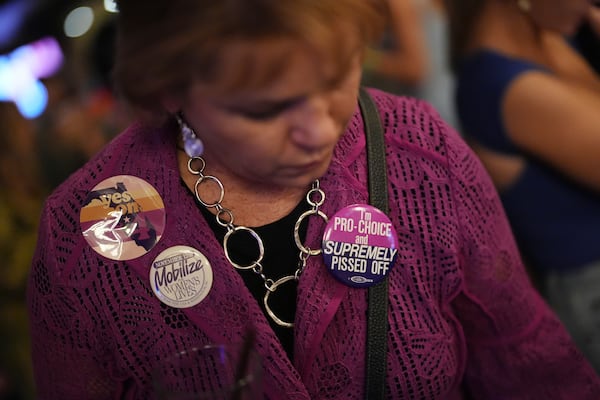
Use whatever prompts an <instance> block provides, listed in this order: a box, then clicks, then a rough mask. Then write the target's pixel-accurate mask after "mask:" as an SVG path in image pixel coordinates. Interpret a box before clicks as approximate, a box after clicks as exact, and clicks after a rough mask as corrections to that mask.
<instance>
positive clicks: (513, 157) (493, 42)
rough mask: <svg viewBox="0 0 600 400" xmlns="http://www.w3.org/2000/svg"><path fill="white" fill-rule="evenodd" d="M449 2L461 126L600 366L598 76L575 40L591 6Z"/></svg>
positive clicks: (525, 248)
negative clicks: (572, 39) (572, 38)
mask: <svg viewBox="0 0 600 400" xmlns="http://www.w3.org/2000/svg"><path fill="white" fill-rule="evenodd" d="M448 3H449V4H448V8H449V10H450V14H451V18H452V22H451V25H452V29H453V36H454V37H453V49H454V55H453V58H454V60H455V68H456V72H457V86H458V87H457V97H456V98H457V108H458V112H459V116H460V119H461V124H462V129H463V131H464V133H465V134H466V135H467V136H468V137H469V138H470V139H471V140H472V145H473V147H474V149H475V151H476V152H477V154H478V155H479V157H480V158H481V160H482V161H483V164H484V165H485V167H486V168H487V170H488V171H489V173H490V175H491V177H492V180H493V181H494V183H495V184H496V187H497V188H498V190H499V192H500V196H501V199H502V201H503V204H504V207H505V209H506V211H507V215H508V218H509V220H510V222H511V224H512V227H513V230H514V232H515V236H516V238H517V241H518V243H519V245H520V248H521V250H522V253H523V256H524V258H525V259H526V261H527V263H528V264H529V265H530V267H531V271H532V274H533V275H534V276H535V277H536V278H537V279H538V281H539V285H540V289H541V290H542V291H543V293H544V294H545V296H546V297H547V299H548V300H549V302H550V303H551V304H552V305H553V306H554V308H555V310H556V311H557V312H558V314H559V315H560V317H561V319H562V320H563V321H564V322H565V324H566V326H567V328H568V329H569V330H570V332H571V334H572V335H573V337H574V339H575V340H576V342H577V343H578V345H579V346H580V348H581V349H582V350H583V352H584V353H585V354H586V355H587V356H588V358H589V359H590V361H591V362H592V363H593V364H594V366H595V368H596V370H597V371H600V314H599V313H598V311H597V304H598V302H599V301H600V292H599V291H598V285H600V246H598V245H597V240H598V239H597V238H598V237H600V195H599V191H600V163H599V160H600V157H599V156H600V129H599V127H600V114H598V109H600V78H599V77H598V76H597V75H596V74H595V72H594V71H593V70H592V68H591V67H590V66H588V65H587V64H586V63H585V61H584V60H583V59H582V58H581V56H580V55H579V54H578V53H577V52H576V51H575V50H574V49H573V48H572V47H571V46H570V45H569V44H568V42H567V40H566V39H565V37H568V36H571V35H572V34H573V33H574V32H576V30H577V28H578V27H579V25H580V24H581V23H582V21H583V20H584V18H586V16H588V15H589V16H590V18H591V17H593V14H594V12H593V9H592V8H591V6H590V2H589V1H587V0H576V1H575V0H520V1H516V0H515V1H512V0H510V1H506V0H487V1H483V2H482V1H471V2H464V1H454V0H450V1H448ZM466 3H473V4H471V6H472V7H469V5H468V4H466Z"/></svg>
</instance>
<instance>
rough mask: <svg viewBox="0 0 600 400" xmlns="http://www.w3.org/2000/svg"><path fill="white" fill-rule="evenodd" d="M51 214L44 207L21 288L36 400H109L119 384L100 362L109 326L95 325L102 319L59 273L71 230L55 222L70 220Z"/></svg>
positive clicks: (64, 262) (73, 237) (72, 235)
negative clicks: (23, 288) (24, 292)
mask: <svg viewBox="0 0 600 400" xmlns="http://www.w3.org/2000/svg"><path fill="white" fill-rule="evenodd" d="M53 211H55V210H53V209H51V208H50V207H49V206H48V205H46V207H45V209H44V213H43V215H42V218H41V221H40V228H39V239H38V245H37V249H36V252H35V255H34V257H33V261H32V266H31V271H30V276H29V283H28V288H27V303H28V310H29V319H30V330H31V347H32V362H33V372H34V378H35V385H36V392H37V397H36V398H39V399H43V400H54V399H56V400H59V399H60V400H80V399H90V400H91V399H94V400H96V399H98V400H100V399H111V398H115V397H114V396H116V394H115V392H118V391H119V389H118V388H119V387H120V386H121V384H120V383H119V382H118V380H114V379H111V378H110V373H109V368H108V367H107V366H108V365H110V363H109V362H107V360H105V359H102V357H103V356H102V354H110V353H111V351H110V350H109V349H107V348H106V343H108V341H107V338H108V337H110V335H108V333H107V329H109V328H107V327H103V326H102V325H103V324H102V323H100V321H103V320H105V318H104V316H102V315H99V312H100V311H99V310H91V309H86V307H85V306H84V304H86V302H85V301H83V300H82V299H81V298H80V297H81V295H82V293H83V291H81V292H80V291H78V290H76V289H75V288H73V287H70V286H69V284H68V276H66V275H68V274H65V271H64V267H65V265H67V264H68V263H69V260H68V253H67V252H66V249H69V248H72V247H73V246H72V244H73V243H75V242H74V240H76V232H73V233H70V232H68V230H65V229H64V227H65V226H66V225H68V224H63V223H61V219H62V221H64V218H72V216H68V215H67V213H66V212H65V209H61V210H60V211H62V213H61V212H57V213H54V212H53ZM61 216H62V218H61ZM61 249H65V251H63V250H61ZM103 349H104V350H103ZM116 398H118V397H116Z"/></svg>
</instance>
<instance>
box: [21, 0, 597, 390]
mask: <svg viewBox="0 0 600 400" xmlns="http://www.w3.org/2000/svg"><path fill="white" fill-rule="evenodd" d="M119 6H120V15H119V32H120V33H119V46H118V52H117V57H116V59H117V65H116V70H115V76H116V81H117V83H118V85H119V87H120V92H121V93H122V94H123V95H124V96H125V98H127V99H128V100H129V101H130V102H131V104H132V105H134V106H136V107H137V108H138V109H140V110H141V111H143V113H142V115H144V116H146V117H147V118H145V119H144V123H136V124H134V125H132V126H131V127H130V128H129V129H127V130H126V131H125V132H123V134H121V135H120V136H119V137H117V138H116V139H115V140H114V141H113V142H111V143H110V144H109V145H108V146H107V147H106V149H105V150H103V151H102V152H100V153H99V154H98V155H97V157H96V158H94V159H93V160H91V161H90V163H89V164H87V165H86V166H85V167H84V168H82V169H81V170H80V171H78V172H77V173H76V174H74V175H73V176H72V177H71V178H69V179H68V180H67V181H66V182H65V183H64V184H63V185H62V186H61V187H60V188H58V189H57V190H56V191H55V193H54V194H53V195H52V196H51V197H50V198H49V199H48V200H47V203H46V206H45V211H44V214H43V216H42V221H41V228H40V241H39V244H38V248H37V253H36V254H35V257H34V260H33V265H32V272H31V278H30V286H29V295H28V301H29V307H30V313H31V327H32V340H33V359H34V364H35V375H36V381H37V388H38V392H39V397H40V398H44V399H61V400H65V399H81V398H88V399H115V398H126V399H147V398H155V395H156V393H155V392H154V382H153V380H152V371H155V370H156V369H157V368H161V366H164V363H165V360H166V359H167V358H169V357H171V356H172V355H173V354H176V353H177V352H180V351H182V350H183V351H186V350H189V349H191V348H194V347H195V348H197V347H201V346H205V345H215V344H217V345H226V346H228V347H232V348H235V347H236V346H237V345H238V344H240V343H242V342H244V338H245V337H247V336H246V333H247V332H248V330H249V329H251V330H252V332H253V334H252V335H251V337H252V336H254V337H255V341H254V342H253V343H254V350H255V351H256V352H257V353H258V354H259V356H260V358H261V360H262V367H263V388H264V397H265V398H269V399H284V398H293V399H311V398H312V399H319V398H322V399H335V398H348V399H362V398H365V389H366V388H365V383H364V379H365V352H366V351H365V343H366V340H367V337H366V336H367V335H366V330H365V326H366V314H367V290H366V288H365V287H360V286H367V285H368V284H370V283H373V282H375V281H380V279H381V278H382V277H385V276H386V275H385V273H384V271H386V272H387V279H388V282H389V283H388V284H389V307H388V309H389V318H388V319H387V323H388V333H387V338H388V343H387V348H388V349H389V350H388V355H387V367H386V368H384V371H387V373H386V393H387V396H388V397H389V398H397V399H400V398H405V399H422V398H431V399H461V398H466V396H467V393H470V395H471V396H473V397H474V398H493V397H497V398H511V399H519V398H522V399H525V398H553V397H554V398H557V396H558V397H563V398H566V397H568V396H576V397H577V398H580V399H586V398H589V399H592V398H595V397H596V394H598V393H600V383H599V382H598V379H597V377H596V376H595V375H594V373H593V371H592V369H591V368H590V366H589V365H588V364H587V363H586V362H585V361H584V360H583V358H582V357H581V356H580V355H579V353H577V351H576V350H575V349H574V347H573V345H572V344H571V343H570V341H569V338H568V336H567V334H566V332H565V331H564V330H563V328H562V326H561V325H560V323H559V322H558V320H557V319H556V318H555V316H554V315H553V314H552V313H551V312H550V311H549V309H548V308H547V307H546V305H545V303H544V302H543V301H542V300H541V299H540V297H539V296H537V294H536V292H535V291H534V290H533V289H532V287H531V286H530V284H529V281H528V279H527V276H526V274H525V273H524V270H523V266H522V264H521V261H520V259H519V255H518V253H517V250H516V248H515V245H514V242H513V239H512V236H511V234H510V229H509V226H508V224H507V221H506V219H505V217H504V214H503V213H502V208H501V205H500V202H499V200H498V198H497V197H496V194H495V191H494V189H493V187H492V184H491V182H490V181H489V179H488V178H487V175H486V174H485V173H484V172H483V169H482V167H481V166H480V164H479V163H478V162H477V161H476V159H475V157H474V156H473V154H472V153H471V152H470V151H469V149H468V147H467V146H466V145H465V144H464V143H463V142H462V141H461V140H460V138H459V137H458V135H457V134H456V133H455V132H454V131H453V130H452V129H450V128H449V127H448V126H447V125H446V124H445V123H444V122H443V121H441V120H440V119H439V118H438V116H437V114H436V112H435V111H433V110H432V109H431V108H430V107H428V106H427V105H426V104H424V103H422V102H418V101H415V100H409V99H405V98H398V97H394V96H391V95H388V94H385V93H383V92H380V91H371V95H372V96H373V98H374V100H375V103H376V104H377V107H378V109H379V114H380V116H381V121H382V123H383V126H384V130H385V143H386V146H387V158H386V160H387V169H388V179H389V184H388V197H389V204H390V212H389V220H387V219H386V218H387V217H386V216H385V215H384V214H383V213H381V212H380V211H377V210H376V209H374V208H371V207H370V206H369V205H368V203H369V195H368V189H367V182H366V180H367V172H368V171H367V160H366V154H365V134H364V124H363V120H362V117H361V113H360V112H359V109H358V107H357V93H358V90H359V82H360V65H361V62H362V59H361V58H362V56H363V49H364V46H365V44H366V43H367V42H369V41H370V40H371V39H372V38H373V37H376V34H378V33H377V32H374V31H373V30H372V27H376V26H380V24H379V22H380V15H382V11H381V10H380V2H379V1H365V0H335V1H333V0H322V1H319V2H314V1H312V0H293V1H290V0H282V1H277V2H271V1H261V0H239V1H235V0H231V1H220V2H214V1H195V2H189V1H183V0H170V1H168V2H166V1H165V2H153V3H152V7H149V6H148V3H147V2H143V1H141V0H127V1H122V2H120V3H119ZM150 122H153V125H149V124H150ZM134 221H145V222H144V223H141V222H140V225H138V224H137V223H136V222H134ZM140 226H141V227H142V228H143V229H141V232H140V229H139V227H140ZM149 231H152V232H153V235H150V234H149V233H148V232H149ZM136 232H138V233H140V234H141V236H143V237H145V238H146V239H149V238H150V239H152V238H154V239H155V240H154V241H153V242H150V241H149V240H146V241H145V245H144V246H143V247H141V246H139V245H137V242H138V241H137V240H133V239H132V236H133V235H134V234H135V233H136ZM348 237H350V238H351V239H352V240H351V241H349V240H348V239H347V238H348ZM371 239H377V243H382V245H378V246H375V245H373V246H371V243H373V242H371ZM386 243H387V245H386ZM367 253H368V254H370V256H369V255H367ZM367 262H368V265H370V268H369V270H370V271H373V268H374V267H377V271H376V272H373V273H372V274H371V275H369V274H368V273H367V274H362V275H361V273H362V270H363V269H364V265H365V264H366V263H367ZM349 270H352V271H354V272H353V273H354V274H355V275H353V276H351V278H352V279H350V280H346V279H345V278H344V277H345V273H346V272H349ZM211 371H212V369H210V368H209V369H208V370H205V371H204V372H203V373H198V374H193V375H191V376H190V375H189V373H190V371H184V372H183V374H184V375H183V376H181V375H179V376H176V375H173V376H170V378H169V379H168V380H169V382H168V383H169V385H170V386H171V387H179V388H184V387H186V386H196V387H195V389H197V390H202V389H205V388H206V386H212V385H214V384H215V382H214V381H216V380H219V379H221V378H222V376H215V375H214V373H211Z"/></svg>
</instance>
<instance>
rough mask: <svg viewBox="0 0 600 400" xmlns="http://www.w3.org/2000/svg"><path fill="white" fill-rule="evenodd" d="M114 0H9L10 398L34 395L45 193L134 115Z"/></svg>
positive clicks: (1, 10) (3, 361) (1, 142)
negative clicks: (122, 80)
mask: <svg viewBox="0 0 600 400" xmlns="http://www.w3.org/2000/svg"><path fill="white" fill-rule="evenodd" d="M114 17H115V5H114V3H113V1H112V0H0V270H1V275H0V399H3V400H4V399H33V398H34V393H33V384H32V378H31V367H30V363H29V339H28V326H27V316H26V309H25V301H24V298H25V284H26V279H27V271H28V268H29V263H30V260H31V256H32V252H33V249H34V246H35V240H36V233H37V232H36V231H37V223H38V218H39V213H40V211H41V207H42V203H43V201H44V198H45V197H46V196H47V195H48V194H49V193H50V192H51V191H52V189H54V188H55V187H56V185H58V184H59V183H60V182H61V181H63V180H64V179H65V178H66V177H67V176H68V175H69V174H71V173H72V172H74V170H75V169H76V168H78V167H79V166H80V165H82V164H83V163H84V162H85V161H86V160H88V159H89V157H91V156H92V155H93V154H94V153H96V152H97V151H98V150H99V149H100V148H101V147H102V146H103V145H104V144H105V143H106V142H107V141H108V140H110V139H111V138H112V137H114V136H115V135H116V134H117V133H118V132H119V131H120V130H121V129H122V128H123V127H124V126H125V125H126V124H127V122H128V117H127V115H126V113H125V112H124V111H122V110H121V108H120V107H118V106H117V102H116V101H115V99H114V97H113V93H112V91H111V87H110V78H109V75H110V69H111V65H112V51H113V46H114V43H113V41H114Z"/></svg>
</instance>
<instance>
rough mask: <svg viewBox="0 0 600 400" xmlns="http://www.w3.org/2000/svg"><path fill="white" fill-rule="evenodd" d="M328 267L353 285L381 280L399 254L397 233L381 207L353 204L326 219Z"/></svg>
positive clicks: (324, 241) (324, 254)
mask: <svg viewBox="0 0 600 400" xmlns="http://www.w3.org/2000/svg"><path fill="white" fill-rule="evenodd" d="M322 245H323V259H324V261H325V265H327V270H328V271H329V272H330V273H331V274H332V275H333V276H334V277H335V278H336V279H337V280H339V281H340V282H342V283H343V284H345V285H348V286H352V287H361V288H363V287H369V286H372V285H375V284H377V283H379V282H380V281H382V280H383V279H384V278H385V277H386V276H387V274H389V272H390V270H391V269H392V267H393V266H394V261H395V260H396V257H397V255H398V235H397V234H396V230H395V229H394V227H393V225H392V223H391V221H390V219H389V218H388V217H387V215H385V213H383V212H382V211H381V210H379V209H377V208H375V207H373V206H370V205H367V204H353V205H350V206H347V207H344V208H342V209H341V210H339V211H338V212H337V213H336V214H335V215H334V216H333V217H332V218H330V219H329V222H328V223H327V226H326V227H325V234H324V235H323V243H322Z"/></svg>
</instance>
